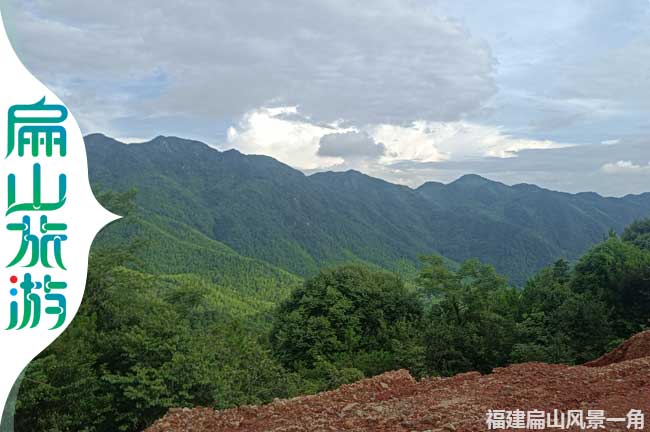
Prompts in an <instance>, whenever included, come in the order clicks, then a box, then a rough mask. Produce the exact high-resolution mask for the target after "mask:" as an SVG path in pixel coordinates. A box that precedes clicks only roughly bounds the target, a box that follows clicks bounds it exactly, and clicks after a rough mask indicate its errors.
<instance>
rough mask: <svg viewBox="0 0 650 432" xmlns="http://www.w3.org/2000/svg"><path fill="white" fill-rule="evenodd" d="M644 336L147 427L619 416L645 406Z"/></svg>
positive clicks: (449, 425)
mask: <svg viewBox="0 0 650 432" xmlns="http://www.w3.org/2000/svg"><path fill="white" fill-rule="evenodd" d="M639 337H640V339H639ZM648 338H649V336H648V335H647V334H645V335H644V334H641V335H638V336H637V337H635V338H633V339H631V340H630V341H629V343H630V344H629V346H628V348H627V349H626V350H624V353H623V354H622V355H618V356H616V357H615V358H616V359H623V360H628V361H624V362H620V363H613V364H608V365H605V366H602V367H585V366H564V365H548V364H543V363H526V364H521V365H514V366H509V367H506V368H498V369H495V370H494V371H493V373H491V374H489V375H480V374H479V373H474V372H472V373H466V374H461V375H456V376H454V377H452V378H428V379H425V380H422V381H420V382H416V381H415V380H413V378H412V377H411V376H410V375H409V373H408V372H406V371H396V372H389V373H386V374H383V375H379V376H376V377H374V378H370V379H366V380H362V381H359V382H357V383H355V384H351V385H346V386H342V387H341V388H339V389H337V390H334V391H330V392H324V393H320V394H317V395H313V396H303V397H297V398H294V399H290V400H278V401H275V402H273V403H270V404H268V405H264V406H258V407H255V406H247V407H240V408H234V409H229V410H224V411H215V410H213V409H209V408H195V409H172V410H170V411H169V413H168V414H167V415H166V416H165V417H163V418H162V419H160V420H158V421H157V422H156V423H155V424H154V425H153V426H151V427H150V428H149V429H148V431H147V432H190V431H191V432H204V431H210V432H221V431H223V432H231V431H232V432H234V431H248V432H262V431H264V432H288V431H295V432H297V431H313V432H318V431H357V432H358V431H373V432H382V431H418V432H422V431H438V432H443V431H444V432H454V431H481V430H487V427H486V423H485V420H486V415H487V411H488V410H489V409H505V410H517V409H519V410H524V411H526V410H545V411H547V412H549V411H550V412H552V411H553V409H560V410H563V411H566V410H569V409H577V410H584V412H585V414H586V413H587V410H592V409H593V410H598V409H600V410H605V413H606V415H607V417H625V416H626V414H627V413H628V412H629V411H630V410H631V409H641V410H644V411H645V412H646V413H649V412H650V357H645V358H636V359H634V357H636V356H637V354H640V353H641V352H642V349H641V347H643V346H647V339H648ZM637 342H638V343H637ZM623 346H625V344H624V345H622V346H621V347H620V349H622V348H623ZM615 352H616V351H614V352H613V353H612V355H614V353H615ZM628 356H629V358H628ZM649 422H650V419H649ZM614 426H618V428H617V427H613V430H616V429H620V430H627V429H626V428H625V425H623V427H622V429H621V428H620V426H621V425H614ZM608 429H609V430H612V426H611V425H610V427H608ZM549 430H559V429H549Z"/></svg>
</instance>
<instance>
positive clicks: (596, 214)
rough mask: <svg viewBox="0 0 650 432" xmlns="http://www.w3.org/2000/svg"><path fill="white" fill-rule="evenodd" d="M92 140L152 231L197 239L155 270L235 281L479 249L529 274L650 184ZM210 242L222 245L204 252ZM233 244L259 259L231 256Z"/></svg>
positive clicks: (646, 206) (588, 240)
mask: <svg viewBox="0 0 650 432" xmlns="http://www.w3.org/2000/svg"><path fill="white" fill-rule="evenodd" d="M86 144H87V150H88V159H89V164H90V176H91V180H92V182H93V183H94V184H98V185H101V187H103V188H105V189H113V190H127V189H129V188H132V187H135V188H137V190H138V196H137V201H138V207H139V208H140V211H141V215H142V217H143V220H147V221H148V222H149V226H148V228H147V229H148V230H155V227H158V228H161V227H162V229H164V231H165V233H167V234H168V236H169V235H171V236H172V237H174V236H175V234H174V233H178V232H181V233H182V234H180V235H176V238H182V239H183V240H184V241H185V246H184V247H189V246H190V245H189V244H192V245H193V246H196V247H192V248H190V251H185V250H183V252H182V253H180V257H169V258H170V259H169V260H168V261H165V260H164V259H162V260H157V262H156V263H155V266H158V267H159V268H157V269H155V270H156V271H165V272H169V270H167V268H165V267H164V266H170V268H172V269H173V270H171V271H172V272H184V269H183V268H180V269H179V268H178V266H179V263H181V264H180V265H181V266H185V265H188V266H190V267H192V268H198V269H205V268H215V269H216V268H220V269H222V270H223V274H222V275H221V276H220V277H222V278H225V279H227V280H230V281H232V282H233V283H237V282H238V280H239V279H238V275H240V274H242V273H241V272H239V271H237V270H233V269H236V268H237V269H238V268H241V266H244V267H245V266H250V265H255V266H258V265H259V266H260V272H261V274H262V275H263V276H260V277H261V278H262V279H265V278H267V277H268V276H269V275H271V276H272V277H275V273H274V272H278V270H277V269H276V268H281V269H284V270H286V271H287V272H288V273H291V274H295V275H299V276H302V277H305V276H310V275H313V274H315V273H316V271H317V270H318V269H319V268H321V267H323V266H329V265H334V264H339V263H342V262H350V261H358V262H365V263H370V264H374V265H376V266H380V267H384V268H387V269H391V270H399V271H402V270H404V268H405V267H406V268H407V270H406V271H407V272H409V271H410V272H412V271H413V269H412V268H409V267H413V268H414V267H415V266H416V265H417V264H416V263H417V257H418V256H419V255H421V254H430V253H439V254H441V255H443V256H445V257H447V258H448V259H450V260H452V261H455V262H462V261H464V260H466V259H468V258H478V259H481V260H482V261H484V262H486V263H490V264H492V265H494V266H495V268H496V269H497V270H498V271H500V272H501V273H503V274H506V275H507V276H509V277H510V279H511V280H512V281H513V282H515V283H518V284H520V283H522V282H523V281H525V280H526V278H527V277H528V276H530V275H531V274H533V273H534V272H535V271H537V270H539V269H540V268H542V267H544V266H545V265H548V264H549V263H551V262H553V261H554V260H555V259H558V258H566V259H569V260H573V259H575V258H577V257H578V256H579V255H580V254H581V253H582V252H584V251H585V250H587V249H588V248H589V247H590V246H591V245H593V244H595V243H597V242H599V241H601V240H602V239H603V238H604V237H605V236H606V235H607V233H608V232H609V230H610V229H614V230H616V231H619V232H620V231H621V230H622V229H623V227H624V226H626V225H627V224H629V223H630V222H632V221H633V220H634V219H638V218H642V217H646V216H648V215H650V194H644V195H639V196H628V197H624V198H604V197H601V196H599V195H597V194H593V193H585V194H576V195H572V194H567V193H560V192H553V191H549V190H545V189H542V188H538V187H536V186H532V185H515V186H512V187H510V186H506V185H504V184H501V183H498V182H493V181H490V180H487V179H484V178H482V177H479V176H475V175H470V176H465V177H462V178H461V179H459V180H457V181H455V182H453V183H451V184H449V185H443V184H440V183H426V184H424V185H422V186H421V187H419V188H417V189H411V188H408V187H406V186H400V185H394V184H391V183H388V182H385V181H382V180H379V179H375V178H372V177H369V176H366V175H364V174H361V173H359V172H355V171H348V172H337V173H333V172H328V173H319V174H315V175H312V176H306V175H304V174H303V173H301V172H300V171H297V170H295V169H292V168H290V167H288V166H287V165H284V164H282V163H280V162H278V161H276V160H274V159H272V158H270V157H266V156H257V155H243V154H241V153H239V152H237V151H234V150H231V151H226V152H220V151H218V150H216V149H213V148H211V147H209V146H207V145H205V144H202V143H200V142H197V141H190V140H184V139H180V138H174V137H157V138H155V139H154V140H152V141H150V142H148V143H144V144H137V145H125V144H122V143H120V142H118V141H115V140H113V139H111V138H108V137H105V136H103V135H98V134H95V135H89V136H87V137H86ZM188 229H190V230H189V231H188ZM178 230H180V231H178ZM201 235H202V236H201ZM168 236H167V237H168ZM167 237H165V236H163V238H161V239H159V240H157V241H165V240H164V239H165V238H167ZM210 240H212V242H210ZM199 244H200V245H202V247H199V246H198V245H199ZM224 245H225V246H224ZM203 246H204V247H205V248H208V249H212V248H213V249H214V251H215V253H214V254H212V253H210V254H207V255H203V254H202V253H201V252H200V250H201V249H203ZM168 249H170V248H168ZM171 249H173V250H172V251H169V252H166V253H178V252H174V250H176V251H177V250H178V249H176V248H171ZM152 250H155V251H156V254H158V253H159V252H158V251H160V250H161V248H158V247H157V248H155V249H152ZM226 251H227V252H226ZM187 252H190V254H189V255H186V253H187ZM232 252H235V253H236V254H238V255H239V257H238V258H236V260H239V259H240V258H243V257H250V258H254V259H255V260H258V261H251V262H248V263H247V264H246V261H245V260H243V261H241V262H239V261H238V264H236V265H234V264H230V263H227V260H228V259H235V258H233V256H234V255H233V254H232ZM163 254H165V253H163ZM227 257H230V258H227ZM163 258H164V257H163ZM194 261H196V263H194V264H196V265H194V264H193V262H194ZM265 263H268V264H270V265H271V266H274V267H276V268H273V267H271V266H267V265H266V264H265ZM396 263H400V265H401V267H402V268H396V265H397V264H396ZM152 265H154V264H152ZM206 265H207V266H206ZM231 270H233V271H234V275H233V274H232V273H231V274H227V273H228V272H229V271H231ZM201 271H203V270H201ZM216 273H217V272H215V274H216ZM246 273H247V274H250V273H251V272H246ZM252 273H253V274H254V276H252V277H253V278H257V275H256V273H257V270H256V271H255V272H252ZM285 276H287V275H283V276H282V277H285ZM245 283H246V284H248V283H249V281H246V282H245ZM253 285H254V283H253Z"/></svg>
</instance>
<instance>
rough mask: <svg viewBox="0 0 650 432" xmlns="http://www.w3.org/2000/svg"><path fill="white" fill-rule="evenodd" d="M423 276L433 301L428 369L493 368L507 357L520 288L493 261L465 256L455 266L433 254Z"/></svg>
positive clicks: (448, 371)
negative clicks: (448, 266)
mask: <svg viewBox="0 0 650 432" xmlns="http://www.w3.org/2000/svg"><path fill="white" fill-rule="evenodd" d="M424 262H425V266H424V268H423V270H422V273H421V275H420V277H419V282H420V284H421V286H422V287H423V289H424V290H425V291H426V292H429V293H433V294H435V295H436V297H434V300H433V301H432V305H431V309H430V311H429V318H428V320H427V330H426V333H425V347H426V362H427V369H428V370H430V371H433V372H435V373H440V374H443V375H451V374H454V373H458V372H464V371H469V370H479V371H481V372H489V371H490V370H491V369H492V368H494V367H496V366H500V365H503V364H505V363H507V361H508V355H509V353H510V350H511V348H512V346H513V344H514V328H515V320H514V317H515V315H516V313H517V307H518V301H519V293H518V292H517V291H516V290H515V289H514V288H510V287H508V285H507V283H506V280H505V279H504V278H503V277H502V276H499V275H498V274H497V273H496V272H495V271H494V269H493V268H492V267H490V266H487V265H484V264H481V263H479V262H478V261H467V262H465V263H464V264H463V265H462V266H461V267H460V268H459V269H458V271H456V272H453V271H450V270H447V269H445V268H444V266H443V262H442V260H441V259H440V258H437V257H429V258H426V259H425V260H424Z"/></svg>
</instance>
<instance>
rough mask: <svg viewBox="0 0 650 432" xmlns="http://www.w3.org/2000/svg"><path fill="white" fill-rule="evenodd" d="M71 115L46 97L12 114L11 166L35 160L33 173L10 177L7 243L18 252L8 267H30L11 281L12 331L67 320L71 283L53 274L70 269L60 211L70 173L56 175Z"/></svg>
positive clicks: (16, 107) (18, 107) (8, 156)
mask: <svg viewBox="0 0 650 432" xmlns="http://www.w3.org/2000/svg"><path fill="white" fill-rule="evenodd" d="M67 117H68V110H67V109H66V108H65V107H64V106H63V105H48V104H46V102H45V98H43V99H41V100H40V101H38V102H36V103H35V104H32V105H14V106H12V107H11V108H10V109H9V112H8V116H7V133H8V135H7V154H6V159H5V162H6V166H8V167H11V166H12V163H11V160H12V159H14V158H18V159H21V160H24V159H31V160H30V162H29V163H30V165H31V175H29V176H25V175H24V172H21V173H13V172H10V173H9V174H8V175H7V191H6V197H7V201H6V203H7V206H6V208H5V215H6V216H7V217H8V218H9V222H8V223H7V224H6V227H5V228H6V230H7V231H8V233H10V234H11V236H7V238H8V239H13V238H15V244H12V243H11V240H9V244H7V246H6V247H9V248H12V247H13V248H15V249H16V250H17V252H16V254H15V257H14V258H13V260H11V262H9V263H7V264H6V266H7V268H9V269H15V273H16V274H17V273H19V269H20V268H28V269H29V273H23V274H22V275H21V276H20V277H19V276H17V275H16V274H14V275H12V276H11V277H10V279H9V282H10V284H11V285H10V288H9V293H10V296H11V299H12V300H11V302H10V304H9V306H8V309H9V310H8V313H9V322H8V325H7V327H6V329H7V330H22V329H28V328H29V329H33V328H37V327H38V326H40V325H42V320H43V321H44V318H45V317H49V319H50V320H51V323H50V324H49V325H50V327H49V328H50V329H51V330H53V329H57V328H59V327H61V326H62V325H63V324H64V323H65V321H66V311H67V309H66V297H65V289H66V288H67V286H68V285H67V283H66V282H64V281H59V280H58V278H57V281H54V280H53V276H52V275H51V274H50V273H51V272H54V271H56V272H59V273H60V272H65V271H66V267H65V264H64V259H63V255H64V254H63V249H64V245H65V241H66V240H67V239H68V236H67V234H66V232H67V229H68V225H67V224H66V223H65V222H64V221H60V220H56V218H57V215H56V213H55V212H56V211H57V210H59V209H61V208H63V206H64V205H65V203H66V198H67V196H66V194H67V177H66V174H65V173H58V174H57V173H56V166H57V164H56V161H57V159H58V158H65V157H66V155H67V133H66V129H65V127H64V126H63V122H64V121H65V120H66V118H67ZM21 175H22V177H21ZM30 184H31V188H30V187H29V186H30ZM55 220H56V221H55ZM42 313H44V316H42ZM43 325H48V324H43Z"/></svg>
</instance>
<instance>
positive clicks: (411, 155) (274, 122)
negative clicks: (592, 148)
mask: <svg viewBox="0 0 650 432" xmlns="http://www.w3.org/2000/svg"><path fill="white" fill-rule="evenodd" d="M224 147H228V148H237V149H238V150H240V151H242V152H244V153H251V154H265V155H268V156H272V157H274V158H276V159H278V160H280V161H282V162H284V163H287V164H289V165H291V166H293V167H296V168H299V169H303V170H306V171H313V170H324V169H350V168H353V169H358V170H361V171H364V172H367V173H369V174H373V175H377V176H379V177H383V178H385V179H387V180H392V181H396V180H398V181H400V182H406V183H409V184H413V181H409V180H405V176H407V174H408V173H407V172H404V171H403V170H400V169H398V168H395V165H396V164H397V163H399V162H404V161H408V162H416V163H431V162H443V161H453V162H460V161H466V160H473V159H480V158H485V157H488V158H514V157H517V154H518V152H520V151H522V150H530V149H554V148H561V147H567V145H566V144H562V143H556V142H552V141H541V140H530V139H520V138H514V137H512V136H510V135H508V134H507V133H505V132H504V131H503V130H502V129H501V128H497V127H492V126H485V125H479V124H474V123H469V122H464V121H458V122H424V121H418V122H414V123H413V124H411V125H410V126H397V125H389V124H379V125H371V126H367V127H366V128H365V129H364V130H359V129H356V128H351V127H343V126H341V125H339V124H334V123H332V124H316V123H314V122H312V121H311V120H310V119H308V118H306V117H303V116H301V115H300V112H299V110H298V109H297V108H296V107H275V108H260V109H257V110H253V111H251V112H249V113H247V114H246V115H245V116H244V117H243V119H242V120H241V121H240V123H239V125H238V126H237V127H231V128H230V129H229V131H228V142H227V145H225V146H224ZM390 167H392V168H390ZM398 172H401V173H400V174H399V175H398V176H397V177H396V173H398ZM420 179H421V178H420V177H417V179H416V180H414V181H415V182H417V181H420Z"/></svg>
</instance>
